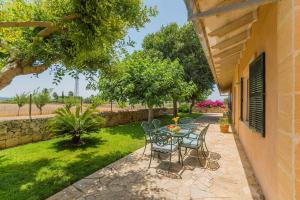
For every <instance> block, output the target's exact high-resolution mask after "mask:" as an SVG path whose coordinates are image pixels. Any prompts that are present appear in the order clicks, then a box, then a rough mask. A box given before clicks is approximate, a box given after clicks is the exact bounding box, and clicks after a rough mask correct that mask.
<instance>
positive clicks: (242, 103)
mask: <svg viewBox="0 0 300 200" xmlns="http://www.w3.org/2000/svg"><path fill="white" fill-rule="evenodd" d="M240 87H241V88H240V91H241V99H240V104H241V105H240V106H241V109H240V111H241V113H240V119H241V120H242V121H243V105H244V79H243V78H241V84H240Z"/></svg>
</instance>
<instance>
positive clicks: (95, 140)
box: [51, 133, 107, 151]
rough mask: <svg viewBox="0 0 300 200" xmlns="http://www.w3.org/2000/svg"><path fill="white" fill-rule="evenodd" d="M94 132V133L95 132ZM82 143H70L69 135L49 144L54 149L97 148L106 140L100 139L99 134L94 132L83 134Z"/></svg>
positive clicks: (76, 149)
mask: <svg viewBox="0 0 300 200" xmlns="http://www.w3.org/2000/svg"><path fill="white" fill-rule="evenodd" d="M95 134H96V133H95ZM81 140H82V142H83V144H81V145H79V146H77V145H74V144H72V142H71V137H70V136H65V137H63V139H62V140H59V141H57V142H55V143H53V145H52V146H51V148H52V149H55V151H64V150H69V151H78V150H84V149H86V148H91V147H92V148H97V147H98V146H99V145H102V144H104V143H105V142H107V141H106V140H103V139H101V138H100V137H99V136H96V135H94V134H91V135H87V136H83V137H82V138H81Z"/></svg>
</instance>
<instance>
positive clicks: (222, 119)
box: [219, 117, 229, 125]
mask: <svg viewBox="0 0 300 200" xmlns="http://www.w3.org/2000/svg"><path fill="white" fill-rule="evenodd" d="M219 124H220V125H229V120H228V118H227V117H222V118H220V119H219Z"/></svg>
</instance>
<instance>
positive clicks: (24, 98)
mask: <svg viewBox="0 0 300 200" xmlns="http://www.w3.org/2000/svg"><path fill="white" fill-rule="evenodd" d="M13 102H14V103H16V104H17V105H18V116H19V115H20V109H21V108H22V107H23V106H24V105H25V104H26V103H28V95H27V94H25V93H23V94H20V95H18V94H17V95H16V96H14V97H13Z"/></svg>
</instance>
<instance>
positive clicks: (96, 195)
mask: <svg viewBox="0 0 300 200" xmlns="http://www.w3.org/2000/svg"><path fill="white" fill-rule="evenodd" d="M128 153H129V152H126V153H121V152H114V153H113V154H112V155H114V156H113V157H115V159H116V160H118V159H119V158H120V157H123V156H124V155H125V154H126V155H127V154H128ZM80 159H82V160H81V161H80V162H82V161H87V162H91V161H93V160H95V159H99V158H97V157H94V156H93V154H82V155H81V156H80ZM73 164H74V165H78V163H73ZM137 164H139V159H136V157H134V156H133V157H131V156H127V157H124V158H123V159H120V160H118V161H116V163H114V164H113V165H109V166H107V167H105V168H104V169H102V170H99V171H97V172H95V173H93V174H91V175H89V176H87V177H85V178H84V179H82V180H80V181H78V182H76V183H74V184H73V185H72V187H71V188H66V189H65V190H63V191H61V192H59V193H58V194H56V195H55V196H54V197H53V198H50V199H53V200H54V199H62V197H65V198H66V196H65V195H66V194H67V195H69V196H67V199H75V198H79V197H83V196H84V198H85V199H160V198H157V197H154V196H159V193H160V192H162V190H163V189H161V188H158V187H157V186H156V185H155V184H152V183H153V181H152V180H151V179H152V178H153V176H157V175H151V174H149V171H148V169H145V168H140V169H138V170H136V169H130V167H128V168H127V167H126V166H128V165H137ZM127 169H129V170H127ZM74 188H75V191H76V193H77V194H76V195H77V196H76V197H74V196H73V195H74V192H72V191H71V190H72V189H74ZM68 191H70V192H68ZM78 191H80V193H79V194H78Z"/></svg>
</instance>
